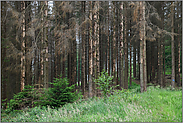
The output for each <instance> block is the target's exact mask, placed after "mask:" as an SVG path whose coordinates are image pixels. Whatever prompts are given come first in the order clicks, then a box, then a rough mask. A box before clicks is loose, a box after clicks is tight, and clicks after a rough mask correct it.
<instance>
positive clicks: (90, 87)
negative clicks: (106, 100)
mask: <svg viewBox="0 0 183 123" xmlns="http://www.w3.org/2000/svg"><path fill="white" fill-rule="evenodd" d="M89 5H90V9H89V10H90V11H89V18H90V20H91V21H92V1H90V2H89ZM92 43H93V42H92V24H90V27H89V75H88V76H89V80H88V81H89V93H88V97H89V98H91V97H92V96H93V93H92V92H93V88H92V76H93V58H92V50H93V49H92V45H93V44H92Z"/></svg>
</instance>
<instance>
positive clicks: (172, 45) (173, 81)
mask: <svg viewBox="0 0 183 123" xmlns="http://www.w3.org/2000/svg"><path fill="white" fill-rule="evenodd" d="M171 4H172V7H171V20H172V23H171V28H172V29H171V32H172V33H174V6H173V5H174V3H173V2H171ZM171 51H172V77H171V80H172V82H171V85H172V89H174V88H175V54H174V35H172V36H171Z"/></svg>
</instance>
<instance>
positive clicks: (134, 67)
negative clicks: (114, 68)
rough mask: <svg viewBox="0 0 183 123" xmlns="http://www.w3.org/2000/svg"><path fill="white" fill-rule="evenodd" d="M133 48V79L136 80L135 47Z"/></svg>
mask: <svg viewBox="0 0 183 123" xmlns="http://www.w3.org/2000/svg"><path fill="white" fill-rule="evenodd" d="M135 45H136V44H135V42H134V46H133V77H134V78H136V46H135Z"/></svg>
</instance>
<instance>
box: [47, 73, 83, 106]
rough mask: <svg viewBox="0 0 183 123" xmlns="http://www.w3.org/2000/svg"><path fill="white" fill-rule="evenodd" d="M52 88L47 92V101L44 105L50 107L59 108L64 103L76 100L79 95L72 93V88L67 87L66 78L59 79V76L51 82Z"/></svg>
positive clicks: (72, 86)
mask: <svg viewBox="0 0 183 123" xmlns="http://www.w3.org/2000/svg"><path fill="white" fill-rule="evenodd" d="M50 84H52V85H53V88H49V90H48V95H47V96H48V101H47V102H46V103H45V104H46V105H50V106H51V107H60V106H62V105H64V104H66V103H72V102H74V101H75V100H77V99H78V97H79V95H77V94H76V92H74V86H75V85H71V86H69V82H68V79H67V78H61V75H60V76H58V78H55V79H54V80H53V83H50Z"/></svg>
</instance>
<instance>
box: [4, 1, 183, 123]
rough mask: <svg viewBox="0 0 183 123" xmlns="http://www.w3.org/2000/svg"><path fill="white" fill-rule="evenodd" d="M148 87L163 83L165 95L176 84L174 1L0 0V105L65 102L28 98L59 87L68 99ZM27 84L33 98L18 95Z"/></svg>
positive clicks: (177, 8) (178, 16)
mask: <svg viewBox="0 0 183 123" xmlns="http://www.w3.org/2000/svg"><path fill="white" fill-rule="evenodd" d="M56 82H58V83H56ZM59 82H60V83H59ZM55 87H58V88H57V89H56V88H55ZM136 87H137V88H136ZM149 87H150V88H151V87H154V88H156V89H157V88H158V89H159V91H162V89H165V88H170V89H169V91H168V92H167V93H168V94H170V96H171V95H173V93H176V95H179V94H180V93H178V92H177V90H178V91H180V89H182V1H161V2H158V1H1V108H2V109H8V108H7V107H9V108H10V107H11V106H12V107H13V108H14V109H16V110H17V109H23V108H25V107H27V106H29V107H31V108H33V107H35V106H36V105H52V106H58V104H59V106H60V105H65V103H63V104H61V103H58V104H56V103H57V102H58V101H56V98H54V100H53V102H54V101H55V103H54V104H53V103H49V101H50V100H52V99H53V97H49V101H47V102H44V104H43V103H42V102H41V103H40V100H45V98H44V99H37V98H36V101H37V102H36V101H35V100H34V98H35V95H36V96H38V95H39V96H38V97H39V98H40V97H41V96H40V95H41V94H43V95H45V94H47V93H46V92H47V91H48V90H51V91H52V92H53V93H54V94H56V95H57V96H58V95H62V94H61V92H59V91H58V92H56V90H59V89H60V90H61V91H63V90H64V88H67V89H68V90H67V91H68V92H65V90H66V89H65V90H64V92H63V93H67V96H66V97H63V96H62V97H63V98H64V100H63V101H65V100H69V99H70V98H71V100H70V101H71V102H74V101H72V98H74V97H73V96H72V94H71V92H72V93H74V94H75V95H79V97H78V98H79V100H84V99H95V98H96V97H99V98H100V97H102V96H104V102H105V101H106V100H105V99H106V98H105V96H107V97H108V98H109V100H110V99H111V100H112V96H110V95H115V93H118V94H119V92H121V93H123V94H126V93H131V89H135V88H136V89H137V90H138V92H139V93H138V94H143V93H149V92H148V88H149ZM61 88H62V89H61ZM29 89H31V92H32V90H33V91H34V92H35V95H34V96H33V97H32V96H25V95H24V92H26V91H25V90H29ZM54 89H55V90H54ZM156 89H155V90H156ZM48 93H49V92H48ZM53 93H52V95H54V94H53ZM162 93H163V92H162ZM21 94H22V95H24V96H23V97H25V98H24V99H22V97H21V96H20V95H21ZM181 94H182V93H181ZM18 95H19V96H18ZM63 95H64V94H63ZM68 95H69V96H68ZM119 95H120V94H119ZM119 95H118V96H119ZM127 95H128V94H127ZM152 95H153V93H152ZM176 95H175V96H176ZM20 97H21V100H23V101H27V102H29V103H30V104H28V103H27V102H26V103H23V102H21V103H20V102H17V100H19V98H20ZM45 97H46V96H45ZM172 97H173V96H172ZM181 97H182V96H179V97H177V98H176V97H175V98H176V99H179V98H181ZM59 98H60V99H61V97H60V96H59ZM78 98H77V99H75V100H78ZM108 98H107V99H108ZM114 98H115V97H114ZM134 98H135V97H134ZM173 98H174V97H173ZM13 99H14V101H11V100H13ZM116 99H117V97H116ZM125 99H127V97H125ZM109 100H108V101H109ZM172 100H173V99H172ZM181 100H182V99H181ZM34 101H35V102H34ZM70 101H65V102H68V103H70ZM179 101H180V100H179ZM13 102H14V103H13ZM60 102H62V101H60ZM114 102H115V101H114ZM132 102H133V101H132ZM157 102H158V101H157ZM175 102H176V101H175ZM10 103H12V105H11V104H10ZM20 104H21V105H20ZM94 104H97V103H94ZM119 104H121V103H119ZM181 104H182V101H181ZM8 105H9V106H8ZM2 106H4V107H2ZM180 106H182V105H180ZM180 106H179V107H178V109H180ZM69 108H70V107H69ZM172 109H173V108H172ZM181 109H182V107H181ZM37 110H38V109H37ZM39 110H41V109H39ZM39 110H38V111H39ZM50 110H52V109H50ZM63 110H65V109H63ZM78 110H79V108H78ZM179 111H180V110H179ZM107 112H108V111H107ZM129 114H130V113H129ZM166 115H168V114H166ZM173 115H175V114H172V116H173ZM180 115H181V116H180ZM176 116H178V118H177V119H169V120H167V121H180V120H181V118H182V112H181V114H178V115H176ZM1 119H2V116H1ZM149 119H151V118H149ZM17 121H18V120H17ZM20 121H21V120H20ZM20 121H19V122H20ZM28 121H29V120H28ZM28 121H27V120H25V121H24V122H28ZM46 121H47V120H46ZM53 121H54V120H53ZM64 121H66V122H73V121H74V120H73V121H72V120H71V121H69V120H68V121H67V120H63V121H62V122H64ZM77 121H78V120H76V119H75V122H77ZM84 121H85V120H84V119H83V120H81V122H84ZM89 121H92V118H91V119H90V120H88V121H86V122H89ZM96 121H98V120H96ZM96 121H92V122H96ZM100 121H101V122H111V121H112V122H122V121H123V118H122V119H121V120H119V118H118V120H116V121H115V120H114V119H113V120H104V121H102V120H100ZM125 121H128V120H125ZM129 121H137V122H139V121H141V120H129ZM144 121H146V120H144ZM158 121H160V122H161V120H158ZM162 121H164V122H166V120H162ZM6 122H7V121H6ZM35 122H36V120H35ZM37 122H38V121H37ZM41 122H42V121H41ZM49 122H52V121H49ZM54 122H60V120H57V121H54ZM152 122H156V121H153V119H152Z"/></svg>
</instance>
